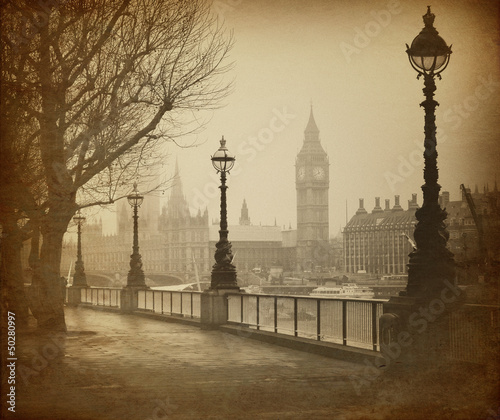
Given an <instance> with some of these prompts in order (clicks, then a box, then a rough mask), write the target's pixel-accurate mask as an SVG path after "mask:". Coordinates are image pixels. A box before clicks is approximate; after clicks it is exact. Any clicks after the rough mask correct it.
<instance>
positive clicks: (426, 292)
mask: <svg viewBox="0 0 500 420" xmlns="http://www.w3.org/2000/svg"><path fill="white" fill-rule="evenodd" d="M434 18H435V16H434V14H432V13H431V8H430V6H429V7H428V8H427V13H426V14H425V15H424V16H423V19H424V23H425V27H424V28H423V29H422V31H421V32H420V33H419V34H418V35H417V37H416V38H415V39H414V40H413V42H412V43H411V47H408V44H407V45H406V47H407V50H406V52H407V54H408V58H409V60H410V64H411V65H412V67H413V68H414V69H415V70H416V71H417V73H418V75H417V79H419V78H420V77H421V76H424V89H423V92H424V95H425V100H424V101H423V102H422V103H421V104H420V106H422V107H424V109H425V127H424V132H425V142H424V147H425V151H424V163H425V166H424V180H425V184H424V185H423V186H422V191H423V193H424V202H423V204H422V207H421V208H420V209H418V210H417V211H416V213H415V216H416V218H417V221H418V222H417V225H416V227H415V232H414V238H415V242H416V250H414V251H413V252H412V253H410V260H409V264H408V285H407V288H406V296H410V297H432V296H435V295H436V293H439V292H440V291H441V290H443V287H445V285H444V283H443V282H444V281H446V280H448V281H450V282H453V278H454V275H455V265H454V261H453V254H452V253H451V252H450V251H449V250H448V249H447V248H446V242H447V241H448V238H449V234H448V232H447V231H446V226H445V224H444V220H445V219H446V211H444V210H443V209H441V207H440V206H439V191H440V189H441V186H440V185H439V184H438V168H437V156H438V154H437V151H436V143H437V142H436V123H435V121H436V116H435V109H436V106H438V105H439V104H438V103H437V102H436V101H435V100H434V99H433V97H434V91H435V90H436V84H435V82H434V77H435V76H437V77H438V78H439V79H441V72H442V71H443V70H444V69H445V68H446V67H447V66H448V63H449V60H450V54H451V46H447V45H446V42H445V41H444V40H443V38H441V37H440V36H439V35H438V31H437V30H436V29H435V28H434V26H433V23H434Z"/></svg>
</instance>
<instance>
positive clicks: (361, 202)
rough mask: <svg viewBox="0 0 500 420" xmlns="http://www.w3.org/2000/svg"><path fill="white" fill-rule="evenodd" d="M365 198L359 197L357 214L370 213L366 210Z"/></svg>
mask: <svg viewBox="0 0 500 420" xmlns="http://www.w3.org/2000/svg"><path fill="white" fill-rule="evenodd" d="M364 202H365V200H364V199H362V198H360V199H359V209H358V211H357V212H356V214H366V213H368V212H367V211H366V210H365V204H364Z"/></svg>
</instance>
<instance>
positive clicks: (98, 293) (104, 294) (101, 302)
mask: <svg viewBox="0 0 500 420" xmlns="http://www.w3.org/2000/svg"><path fill="white" fill-rule="evenodd" d="M121 291H122V289H119V288H116V289H112V288H109V287H86V288H82V289H81V291H80V293H81V302H82V303H88V304H91V305H94V306H108V307H112V308H119V307H120V296H121Z"/></svg>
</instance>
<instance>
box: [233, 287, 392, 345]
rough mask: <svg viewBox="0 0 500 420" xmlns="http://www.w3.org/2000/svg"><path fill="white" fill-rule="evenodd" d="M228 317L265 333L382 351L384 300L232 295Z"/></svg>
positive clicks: (234, 321)
mask: <svg viewBox="0 0 500 420" xmlns="http://www.w3.org/2000/svg"><path fill="white" fill-rule="evenodd" d="M227 298H228V317H227V320H228V322H230V323H237V324H242V325H244V326H247V327H249V328H255V329H257V330H262V331H270V332H274V333H279V334H286V335H292V336H295V337H303V338H310V339H314V340H318V341H325V342H330V343H336V344H342V345H345V346H352V347H358V348H364V349H369V350H375V351H380V343H379V318H380V316H381V315H382V314H383V303H384V302H385V301H386V300H383V299H370V300H361V299H331V298H318V297H295V296H290V297H288V296H268V295H252V294H229V295H228V297H227Z"/></svg>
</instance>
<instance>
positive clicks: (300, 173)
mask: <svg viewBox="0 0 500 420" xmlns="http://www.w3.org/2000/svg"><path fill="white" fill-rule="evenodd" d="M305 177H306V168H304V167H303V166H301V167H300V168H299V170H298V172H297V178H298V179H299V180H303V179H304V178H305Z"/></svg>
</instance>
